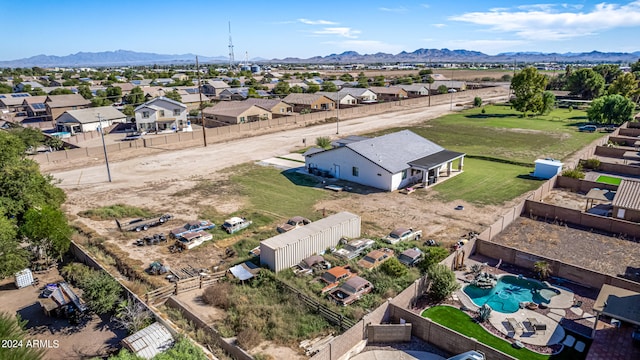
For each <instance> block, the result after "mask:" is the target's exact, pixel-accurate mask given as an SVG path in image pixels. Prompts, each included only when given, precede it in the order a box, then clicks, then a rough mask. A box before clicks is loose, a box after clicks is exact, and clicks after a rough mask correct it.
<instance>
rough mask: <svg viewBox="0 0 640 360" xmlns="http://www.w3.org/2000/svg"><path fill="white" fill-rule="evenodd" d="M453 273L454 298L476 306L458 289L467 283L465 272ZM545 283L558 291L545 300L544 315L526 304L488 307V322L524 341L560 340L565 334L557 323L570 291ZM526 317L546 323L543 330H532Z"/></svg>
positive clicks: (540, 343)
mask: <svg viewBox="0 0 640 360" xmlns="http://www.w3.org/2000/svg"><path fill="white" fill-rule="evenodd" d="M488 269H489V268H485V271H486V270H488ZM455 273H456V279H457V280H458V282H459V283H461V286H462V287H461V289H460V290H458V291H456V293H455V294H454V299H455V300H458V301H460V302H461V303H462V304H463V305H464V306H466V307H467V308H469V309H471V310H472V311H476V310H477V309H478V306H477V305H475V304H474V303H473V301H471V299H470V298H469V296H468V295H467V294H466V293H465V292H464V291H463V290H462V288H463V287H464V286H465V285H468V283H469V279H468V278H467V276H468V275H465V273H464V272H460V271H456V272H455ZM509 275H512V274H509ZM514 276H515V275H514ZM536 281H537V280H536ZM545 285H547V286H548V287H550V288H553V289H556V290H558V291H559V292H560V293H559V294H558V295H556V296H553V297H552V298H551V299H550V302H549V304H547V307H548V308H549V309H550V312H549V314H548V315H542V314H540V313H539V312H536V311H532V310H529V309H526V308H525V309H519V310H518V311H517V312H515V313H510V314H507V313H501V312H498V311H492V312H491V316H490V317H489V322H490V323H491V325H492V326H493V327H494V328H495V329H497V330H498V331H500V332H501V333H502V334H504V335H505V336H507V337H509V338H512V339H514V340H520V341H521V342H523V343H526V344H531V345H538V346H548V345H554V344H558V343H560V342H561V341H562V339H564V337H565V331H564V328H563V327H562V326H560V321H561V320H562V318H563V317H564V315H565V314H566V309H569V308H571V306H573V304H574V294H573V292H571V291H569V290H567V289H564V288H562V287H558V286H554V285H550V284H549V283H545ZM507 318H512V319H513V320H515V321H516V322H517V328H516V329H513V327H512V326H511V325H510V324H509V321H508V320H507ZM529 319H535V320H536V321H537V322H538V324H544V325H546V330H545V331H540V330H538V331H536V330H535V329H534V327H533V326H532V324H531V323H530V322H529ZM514 330H515V331H514Z"/></svg>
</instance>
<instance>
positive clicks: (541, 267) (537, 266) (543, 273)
mask: <svg viewBox="0 0 640 360" xmlns="http://www.w3.org/2000/svg"><path fill="white" fill-rule="evenodd" d="M533 270H534V271H535V272H536V274H538V277H539V278H540V279H542V280H546V279H547V278H549V276H551V265H549V263H548V262H546V261H536V262H535V263H533Z"/></svg>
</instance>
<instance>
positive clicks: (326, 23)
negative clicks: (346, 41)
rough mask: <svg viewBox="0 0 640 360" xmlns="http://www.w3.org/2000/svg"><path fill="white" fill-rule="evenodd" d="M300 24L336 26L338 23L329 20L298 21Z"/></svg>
mask: <svg viewBox="0 0 640 360" xmlns="http://www.w3.org/2000/svg"><path fill="white" fill-rule="evenodd" d="M298 21H299V22H301V23H303V24H307V25H336V24H337V23H336V22H333V21H329V20H309V19H298Z"/></svg>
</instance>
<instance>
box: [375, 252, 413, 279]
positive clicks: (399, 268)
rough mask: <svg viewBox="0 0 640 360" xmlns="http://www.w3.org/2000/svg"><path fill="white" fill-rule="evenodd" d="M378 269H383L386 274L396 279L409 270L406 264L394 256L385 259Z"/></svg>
mask: <svg viewBox="0 0 640 360" xmlns="http://www.w3.org/2000/svg"><path fill="white" fill-rule="evenodd" d="M380 270H382V271H384V272H385V273H386V274H387V275H389V276H391V277H393V278H395V279H397V278H401V277H403V276H405V275H406V274H407V273H408V272H409V270H408V269H407V267H406V266H404V265H402V263H400V260H398V258H396V257H392V258H391V259H389V260H387V261H385V262H383V263H382V265H380Z"/></svg>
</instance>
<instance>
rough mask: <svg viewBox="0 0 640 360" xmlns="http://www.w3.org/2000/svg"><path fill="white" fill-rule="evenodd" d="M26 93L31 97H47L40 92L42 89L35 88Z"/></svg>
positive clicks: (44, 93) (42, 91) (43, 92)
mask: <svg viewBox="0 0 640 360" xmlns="http://www.w3.org/2000/svg"><path fill="white" fill-rule="evenodd" d="M28 93H29V95H31V96H44V95H47V93H46V92H45V91H44V90H42V88H39V87H37V88H35V89H33V90H31V91H28Z"/></svg>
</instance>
